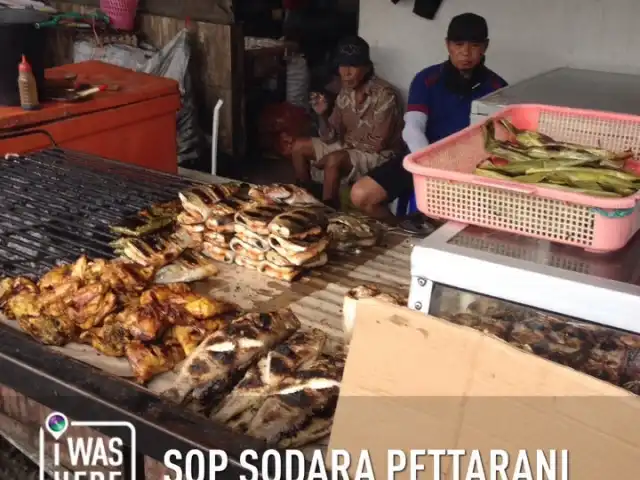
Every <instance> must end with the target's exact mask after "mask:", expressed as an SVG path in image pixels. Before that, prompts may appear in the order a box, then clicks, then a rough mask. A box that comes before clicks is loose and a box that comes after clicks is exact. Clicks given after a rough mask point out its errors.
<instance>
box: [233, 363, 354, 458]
mask: <svg viewBox="0 0 640 480" xmlns="http://www.w3.org/2000/svg"><path fill="white" fill-rule="evenodd" d="M344 362H345V359H344V356H343V355H337V356H328V355H322V356H321V357H320V358H318V359H317V360H316V361H314V362H310V363H309V364H307V365H305V366H303V367H301V368H299V369H298V370H297V371H296V372H295V373H294V374H292V375H291V376H289V377H288V378H286V379H284V380H283V381H282V382H281V383H280V386H279V388H278V392H277V394H275V395H273V396H272V397H270V398H269V399H267V400H266V401H265V402H264V403H263V404H262V406H261V407H260V409H259V410H258V412H257V413H256V415H255V417H254V418H253V419H252V420H251V422H250V424H249V427H248V428H247V432H246V433H247V434H248V435H250V436H252V437H255V438H259V439H262V440H265V441H266V442H267V443H269V444H279V445H283V444H287V445H288V446H290V447H294V446H301V445H304V444H307V443H309V442H311V441H314V440H317V439H319V438H322V436H325V435H326V433H328V429H329V427H330V426H331V416H332V414H333V411H334V409H335V404H336V402H337V399H338V395H339V392H340V381H341V380H342V372H343V369H344ZM316 416H320V417H321V418H322V417H324V418H326V419H327V421H328V425H325V428H319V427H318V424H315V425H313V423H312V422H311V420H312V419H313V418H314V417H316ZM318 435H321V436H318Z"/></svg>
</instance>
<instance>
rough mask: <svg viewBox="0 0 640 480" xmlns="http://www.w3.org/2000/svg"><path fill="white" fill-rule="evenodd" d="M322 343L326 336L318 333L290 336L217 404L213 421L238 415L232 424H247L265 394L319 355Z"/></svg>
mask: <svg viewBox="0 0 640 480" xmlns="http://www.w3.org/2000/svg"><path fill="white" fill-rule="evenodd" d="M326 340H327V336H326V335H325V334H324V333H323V332H321V331H320V330H313V331H311V332H300V331H299V332H296V333H294V334H293V335H292V336H291V337H289V339H288V340H287V341H286V342H284V343H281V344H280V345H278V346H276V347H275V348H274V349H273V350H271V351H270V352H269V353H268V354H267V356H266V357H263V358H262V359H260V361H259V362H258V364H257V365H254V366H253V367H251V368H250V369H249V370H248V371H247V373H246V374H245V376H244V378H243V379H242V380H241V381H240V383H238V385H236V387H235V388H234V389H233V391H232V392H231V393H230V394H229V395H227V396H226V397H225V399H224V400H223V401H222V402H221V403H220V405H219V407H218V409H217V411H216V412H215V414H214V415H213V418H215V419H216V420H219V421H221V422H228V421H229V420H232V419H234V418H235V417H237V416H239V415H241V414H242V418H241V419H238V420H237V421H236V423H235V425H238V424H239V422H241V423H244V424H246V425H248V422H249V421H250V420H251V419H252V418H253V416H254V415H255V413H256V412H257V409H258V408H259V407H260V405H262V403H263V402H264V400H265V399H266V397H267V395H269V394H271V393H273V392H275V391H276V390H277V389H278V387H279V386H280V384H281V383H282V381H283V380H284V379H285V378H287V376H290V375H291V374H293V373H294V372H295V370H296V369H298V367H300V365H302V364H303V363H305V362H309V361H312V360H315V359H317V358H318V357H319V356H320V354H321V353H322V350H323V348H324V345H325V342H326Z"/></svg>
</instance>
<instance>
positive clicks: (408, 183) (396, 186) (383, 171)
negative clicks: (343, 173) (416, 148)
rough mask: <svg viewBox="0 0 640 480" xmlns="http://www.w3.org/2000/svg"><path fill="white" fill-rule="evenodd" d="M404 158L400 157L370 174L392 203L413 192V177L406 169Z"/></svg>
mask: <svg viewBox="0 0 640 480" xmlns="http://www.w3.org/2000/svg"><path fill="white" fill-rule="evenodd" d="M403 160H404V156H402V155H399V156H397V157H394V158H392V159H391V160H388V161H386V162H385V163H383V164H382V165H380V166H379V167H376V168H374V169H373V170H371V171H370V172H369V177H370V178H371V179H373V181H374V182H376V183H377V184H378V185H380V186H381V187H382V188H383V189H384V191H385V192H387V199H388V200H389V201H390V202H391V201H393V200H395V199H396V198H398V197H402V196H405V195H409V194H410V193H411V192H412V191H413V175H411V173H409V172H408V171H407V170H405V169H404V167H403V166H402V161H403Z"/></svg>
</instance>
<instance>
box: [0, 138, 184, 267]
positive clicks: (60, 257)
mask: <svg viewBox="0 0 640 480" xmlns="http://www.w3.org/2000/svg"><path fill="white" fill-rule="evenodd" d="M193 183H194V182H192V181H189V180H185V179H182V178H180V177H178V176H176V175H170V174H165V173H159V172H154V171H151V170H147V169H144V168H141V167H137V166H133V165H128V164H124V163H120V162H114V161H111V160H105V159H103V158H99V157H95V156H91V155H87V154H83V153H78V152H74V151H69V150H63V149H50V150H43V151H40V152H37V153H33V154H29V155H26V156H16V157H7V158H5V159H0V274H1V275H3V276H4V275H27V276H39V275H41V274H42V273H44V272H45V271H46V270H48V269H50V268H51V267H53V266H55V265H57V264H59V263H61V262H71V261H73V260H75V259H76V258H77V257H78V256H79V255H81V254H86V255H87V256H89V257H103V258H112V257H113V252H112V250H111V248H110V247H109V245H108V244H109V242H111V241H112V240H114V239H115V238H116V237H115V236H114V235H113V234H112V233H111V232H110V231H109V225H110V224H112V223H114V222H116V221H117V220H119V219H121V218H122V217H125V216H127V215H131V214H134V213H135V212H137V211H139V210H140V209H142V208H144V207H146V206H148V205H149V204H151V203H153V202H162V201H168V200H172V199H174V198H175V197H176V194H177V192H178V191H179V190H182V189H184V188H186V187H189V186H190V185H192V184H193Z"/></svg>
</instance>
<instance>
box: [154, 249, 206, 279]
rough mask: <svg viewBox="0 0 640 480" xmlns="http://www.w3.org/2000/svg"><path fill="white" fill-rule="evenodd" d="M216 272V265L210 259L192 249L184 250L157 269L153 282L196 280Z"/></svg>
mask: <svg viewBox="0 0 640 480" xmlns="http://www.w3.org/2000/svg"><path fill="white" fill-rule="evenodd" d="M217 274H218V267H216V266H215V264H213V263H212V262H211V260H209V259H208V258H206V257H205V256H204V255H202V254H201V253H199V252H196V251H194V250H185V251H184V252H183V253H182V255H180V257H179V258H178V259H177V260H174V261H173V263H171V264H169V265H167V266H165V267H162V268H161V269H160V270H158V273H156V277H155V283H176V282H186V283H189V282H197V281H198V280H203V279H205V278H209V277H213V276H215V275H217Z"/></svg>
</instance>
